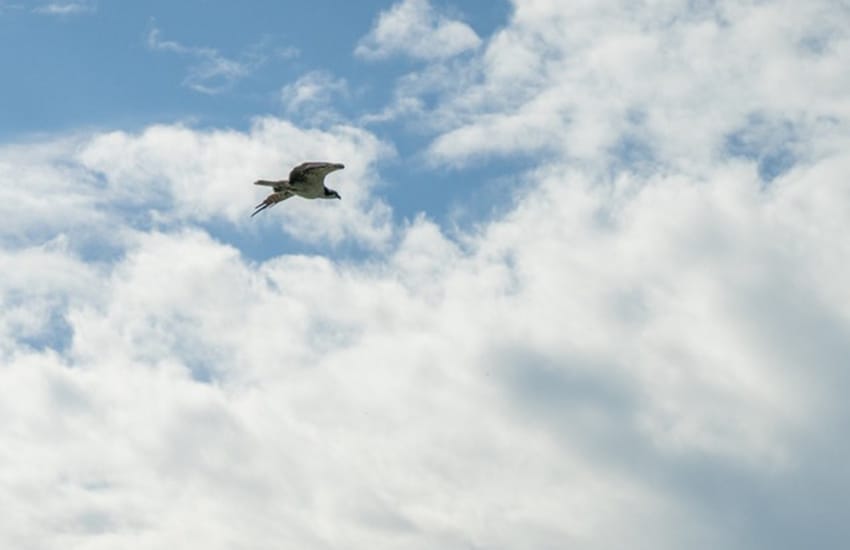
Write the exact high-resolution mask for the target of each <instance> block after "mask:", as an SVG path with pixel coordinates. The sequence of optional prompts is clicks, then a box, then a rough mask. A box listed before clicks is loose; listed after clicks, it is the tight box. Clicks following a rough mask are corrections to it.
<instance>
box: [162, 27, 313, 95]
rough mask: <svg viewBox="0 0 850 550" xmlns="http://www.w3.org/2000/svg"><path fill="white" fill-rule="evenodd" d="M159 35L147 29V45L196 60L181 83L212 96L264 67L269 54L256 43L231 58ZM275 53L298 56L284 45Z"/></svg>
mask: <svg viewBox="0 0 850 550" xmlns="http://www.w3.org/2000/svg"><path fill="white" fill-rule="evenodd" d="M161 34H162V33H161V31H160V30H159V29H158V28H155V27H154V28H152V29H151V30H150V31H149V32H148V37H147V45H148V48H150V49H151V50H154V51H160V52H171V53H175V54H178V55H182V56H186V57H188V58H190V59H194V60H195V63H194V64H193V65H191V66H190V67H189V73H188V75H187V76H186V79H185V80H184V81H183V84H184V85H185V86H188V87H189V88H191V89H192V90H195V91H196V92H201V93H204V94H210V95H214V94H219V93H222V92H226V91H228V90H230V89H231V88H232V87H233V86H234V85H235V84H236V83H237V82H238V81H239V80H242V79H244V78H246V77H248V76H250V75H251V74H253V73H254V72H255V71H256V70H257V69H259V68H260V67H261V66H263V65H264V64H265V63H266V62H267V60H268V58H269V54H268V53H265V52H264V51H263V48H261V47H259V46H257V45H255V46H253V47H251V48H248V49H247V50H245V52H243V53H242V54H241V55H240V56H239V58H238V59H231V58H228V57H225V56H224V55H222V54H221V53H220V52H219V51H218V50H216V49H215V48H207V47H193V46H186V45H184V44H181V43H180V42H176V41H174V40H164V39H163V38H162V37H161ZM274 55H275V57H278V58H281V59H291V58H292V57H295V56H297V55H298V50H297V49H293V48H285V49H282V50H279V51H278V52H276V53H275V54H274Z"/></svg>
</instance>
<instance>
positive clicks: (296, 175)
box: [289, 162, 344, 197]
mask: <svg viewBox="0 0 850 550" xmlns="http://www.w3.org/2000/svg"><path fill="white" fill-rule="evenodd" d="M342 168H344V166H343V165H342V164H338V163H334V162H303V163H301V164H299V165H298V166H296V167H295V168H293V169H292V171H291V172H290V173H289V185H290V186H291V187H293V188H295V189H298V190H299V191H300V192H303V193H304V194H305V195H312V196H314V197H317V196H320V195H322V194H323V193H324V188H325V183H324V182H325V176H327V175H328V174H330V173H331V172H333V171H335V170H341V169H342Z"/></svg>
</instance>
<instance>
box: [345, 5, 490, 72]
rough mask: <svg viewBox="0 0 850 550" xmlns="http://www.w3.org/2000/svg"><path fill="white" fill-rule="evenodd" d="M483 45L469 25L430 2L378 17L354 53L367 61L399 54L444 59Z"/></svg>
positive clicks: (384, 13) (396, 8)
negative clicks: (453, 17) (444, 12)
mask: <svg viewBox="0 0 850 550" xmlns="http://www.w3.org/2000/svg"><path fill="white" fill-rule="evenodd" d="M480 43H481V39H480V38H478V35H477V34H475V31H474V30H472V28H471V27H470V26H469V25H467V24H466V23H463V22H462V21H458V20H456V19H450V18H449V17H447V16H446V15H444V14H442V13H440V12H438V11H437V10H436V9H434V8H433V7H432V6H431V4H430V2H429V1H428V0H403V1H402V2H399V3H397V4H394V5H393V6H392V7H391V8H390V9H389V10H387V11H385V12H382V13H381V14H380V15H379V16H378V20H377V22H376V23H375V26H374V27H373V28H372V30H370V31H369V34H368V35H366V36H365V37H364V38H363V39H362V40H361V41H360V43H359V44H358V45H357V48H356V49H355V51H354V53H355V54H356V55H358V56H359V57H363V58H365V59H383V58H386V57H391V56H393V55H399V54H403V55H408V56H410V57H415V58H419V59H443V58H448V57H452V56H455V55H457V54H459V53H462V52H465V51H467V50H471V49H475V48H476V47H478V45H479V44H480Z"/></svg>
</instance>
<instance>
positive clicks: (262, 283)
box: [0, 0, 850, 550]
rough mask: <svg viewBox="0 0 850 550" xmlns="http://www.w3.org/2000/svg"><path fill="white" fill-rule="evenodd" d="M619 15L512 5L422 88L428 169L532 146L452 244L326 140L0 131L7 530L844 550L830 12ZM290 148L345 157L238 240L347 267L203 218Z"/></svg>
mask: <svg viewBox="0 0 850 550" xmlns="http://www.w3.org/2000/svg"><path fill="white" fill-rule="evenodd" d="M630 6H632V4H630V3H627V2H615V1H606V2H570V3H565V2H551V1H543V0H523V1H519V0H517V2H516V5H515V11H514V14H513V16H512V18H511V19H510V21H509V22H508V23H507V24H506V26H505V27H504V28H502V29H500V30H499V31H498V32H496V33H495V34H494V35H493V36H492V37H491V38H489V39H488V40H487V42H486V43H485V44H484V45H483V46H484V47H483V48H482V50H481V52H480V55H478V56H477V57H473V58H471V59H470V60H468V61H467V62H466V63H468V64H469V66H468V67H467V69H468V72H469V74H473V75H475V79H474V81H471V82H468V83H465V85H464V86H463V88H442V89H441V90H440V100H439V102H438V104H437V107H436V110H435V111H434V113H432V114H434V115H443V116H444V118H443V120H442V121H438V123H437V124H438V125H437V126H435V127H434V130H435V131H436V132H437V135H436V137H435V140H434V142H433V144H432V146H431V149H430V154H431V155H433V156H434V158H436V159H441V160H442V161H453V162H457V163H460V164H463V163H469V162H475V161H476V160H477V159H481V158H484V157H486V156H490V155H502V154H508V155H515V154H520V155H527V156H532V158H534V159H535V161H536V162H534V168H532V169H529V170H528V171H526V172H524V173H522V174H517V175H516V176H515V178H516V181H517V182H518V183H520V184H521V186H520V187H519V188H518V190H517V191H516V193H515V196H514V201H513V203H512V206H511V208H510V209H509V210H508V211H507V212H506V213H504V214H502V215H499V216H498V217H495V218H493V219H491V220H487V221H485V222H482V223H481V224H480V225H478V226H476V227H475V228H472V229H465V230H453V231H450V230H448V229H446V228H443V227H440V226H439V225H437V224H435V223H434V222H433V221H430V220H429V219H428V218H427V217H425V216H419V217H416V218H414V219H412V220H407V221H406V222H404V223H403V224H401V225H398V226H395V227H391V226H390V225H389V224H390V221H389V212H388V208H389V207H388V206H383V205H381V204H380V203H377V204H378V206H373V205H374V204H376V203H375V200H376V199H375V198H374V195H375V190H374V188H373V187H370V186H371V185H372V184H373V183H375V182H374V181H373V180H371V179H370V174H374V173H375V170H376V167H379V166H380V160H381V159H383V158H384V156H385V155H388V154H390V150H389V146H388V145H386V144H383V143H382V142H380V141H379V140H377V139H376V138H375V137H374V136H373V135H372V134H369V133H368V132H365V131H363V130H359V129H356V128H353V127H344V126H342V127H335V128H333V129H330V130H327V131H318V130H305V129H302V128H299V127H297V126H294V125H292V124H290V123H288V122H284V121H281V120H277V119H262V120H258V121H257V122H256V123H255V125H254V126H253V127H252V128H251V129H250V130H249V131H248V132H244V133H240V132H231V131H200V130H193V129H190V128H186V127H179V126H157V127H151V128H148V129H147V130H145V131H143V132H141V133H138V134H128V133H123V132H115V133H106V134H100V135H95V136H72V137H66V138H63V139H61V140H55V141H52V142H47V143H29V144H20V145H16V146H4V147H3V148H2V150H0V182H2V185H0V189H2V190H3V191H2V193H4V197H3V199H4V200H2V201H0V204H3V205H6V206H5V210H3V211H2V212H0V214H2V217H0V219H3V220H4V221H3V232H2V239H3V240H2V241H0V244H2V246H3V248H2V254H0V268H2V272H3V273H4V274H6V275H4V277H3V278H2V279H0V281H2V282H0V304H2V307H0V417H2V418H3V420H4V421H3V422H2V423H0V441H2V442H3V445H0V505H2V508H3V510H6V511H7V512H6V513H4V514H3V515H2V516H0V540H2V543H3V546H8V547H10V548H57V547H70V548H84V549H100V548H139V549H141V548H163V547H169V548H188V547H199V546H201V547H205V548H213V549H216V548H221V549H224V548H234V547H250V548H260V549H264V548H269V549H271V548H280V547H282V546H284V547H290V546H291V547H299V548H316V549H319V548H337V547H352V546H353V547H369V548H398V547H401V548H411V549H413V548H421V549H425V548H435V547H440V548H449V549H455V548H457V549H460V548H470V547H482V548H490V547H523V548H565V547H576V548H594V549H597V548H598V549H608V548H621V547H623V546H624V545H626V546H629V547H635V548H653V549H657V548H670V549H674V548H685V547H686V548H729V549H742V550H743V549H752V548H765V549H767V548H770V549H776V548H799V547H802V546H805V545H807V544H811V543H812V541H818V542H817V543H818V544H819V545H822V546H825V547H836V548H837V547H841V546H842V545H843V544H845V543H846V541H847V540H850V530H848V527H847V525H846V522H845V520H844V516H845V515H846V514H845V506H844V500H845V495H846V494H847V493H848V491H850V475H848V474H847V470H846V467H845V465H844V462H845V459H844V458H845V457H846V456H847V452H848V448H847V447H848V445H847V443H846V442H845V438H842V437H841V436H842V433H843V432H842V428H843V427H844V426H846V425H847V423H848V421H850V407H848V405H847V400H846V398H845V396H844V395H843V393H842V392H843V388H846V387H847V385H848V382H850V370H848V369H850V366H848V357H850V290H848V286H847V284H846V274H845V272H846V266H847V265H850V246H848V240H847V238H846V235H847V234H848V232H850V180H848V178H847V176H846V175H847V174H848V173H850V154H848V151H850V132H848V118H847V117H848V114H850V113H848V104H847V100H846V98H847V97H848V96H847V92H848V90H850V82H847V80H846V77H845V76H844V72H843V71H841V70H838V68H839V67H844V66H847V65H848V62H850V42H848V37H847V31H846V29H847V28H850V26H848V25H847V24H846V23H847V22H848V21H850V17H848V14H847V12H846V10H845V11H842V9H843V8H842V7H841V3H840V2H829V1H826V0H823V1H817V2H809V3H807V4H805V6H803V5H802V4H799V3H795V2H787V3H783V2H752V3H751V2H745V1H741V2H732V1H721V2H711V3H708V2H706V3H700V2H684V1H682V2H679V1H675V0H669V1H656V2H645V3H643V4H642V5H641V8H640V9H637V8H635V7H630ZM441 63H442V62H441V61H436V62H435V65H433V66H429V67H426V68H424V69H423V72H422V73H421V74H420V75H419V76H421V77H422V79H423V81H425V80H428V78H429V76H428V75H429V74H434V73H436V72H439V71H441V70H445V67H441V66H440V64H441ZM827 76H831V78H827ZM414 78H415V75H408V76H407V77H405V78H404V79H402V80H401V81H400V82H399V86H409V85H410V82H411V81H412V80H413V79H414ZM511 82H513V85H511V84H510V83H511ZM582 93H585V94H587V97H584V96H582ZM555 114H558V116H555ZM440 124H442V127H440V126H439V125H440ZM483 135H487V136H489V137H490V139H489V140H484V139H483V138H481V137H480V136H483ZM582 137H584V138H585V139H582ZM283 142H285V143H287V144H288V147H287V148H286V150H281V148H280V143H283ZM303 156H310V157H314V158H323V157H327V158H331V157H332V158H333V160H340V161H342V162H345V163H346V170H344V171H342V172H338V173H335V174H334V175H333V177H334V178H337V177H338V178H339V185H338V188H339V189H340V191H341V192H342V194H343V196H344V197H345V199H344V200H343V201H341V202H339V203H334V206H335V207H338V208H335V209H334V210H333V212H334V214H328V213H327V212H328V211H329V210H328V209H327V208H324V209H323V208H321V207H322V206H327V205H326V204H314V203H312V202H310V201H301V202H297V201H294V200H293V201H290V202H291V204H290V202H287V203H286V206H287V208H286V209H283V208H280V207H279V210H278V209H276V210H273V211H272V212H273V213H274V214H275V217H274V218H271V217H266V218H265V219H263V220H258V219H256V218H255V219H254V222H259V224H261V229H262V228H265V229H264V230H265V231H268V230H269V229H270V228H269V224H274V225H276V224H280V226H279V227H274V229H275V234H279V230H284V231H287V232H288V235H289V236H290V237H291V238H294V239H299V240H306V241H310V242H313V243H319V244H321V243H333V242H346V240H351V241H357V242H360V243H363V244H366V245H368V246H372V247H373V250H375V251H376V252H374V253H372V254H370V255H369V256H368V257H367V258H366V259H362V260H354V259H348V260H343V259H335V257H334V256H333V255H328V256H325V255H319V254H282V255H278V256H274V257H271V258H269V259H265V260H262V261H260V260H255V259H251V258H249V257H247V256H246V254H245V253H244V252H242V251H240V249H239V248H237V247H236V246H235V245H232V244H227V243H226V242H223V241H222V240H221V239H218V238H216V237H215V236H213V235H212V234H211V233H210V231H208V230H207V229H206V228H205V227H206V226H205V224H206V223H208V222H209V221H210V220H221V221H224V222H225V223H229V224H231V226H232V227H233V228H234V231H238V232H244V233H246V234H250V233H251V231H254V229H251V230H249V229H247V226H246V225H245V223H244V222H245V221H247V219H246V218H247V214H246V213H247V210H246V208H245V207H244V201H245V192H246V185H245V184H246V183H247V182H246V180H248V181H250V179H251V177H254V176H253V174H257V175H262V176H266V175H267V174H266V171H268V172H269V174H268V175H269V176H274V175H275V174H277V173H279V170H280V167H281V166H285V165H287V164H291V163H292V162H293V161H294V160H295V159H297V158H301V157H303ZM358 163H359V164H358ZM245 174H252V176H251V177H248V176H246V175H245ZM358 193H360V195H358ZM349 196H351V199H349ZM315 202H318V201H315ZM60 206H61V208H60ZM290 206H291V208H289V207H290ZM272 219H274V220H277V221H271V220H272ZM262 224H267V225H262ZM316 228H323V229H321V230H318V232H317V233H315V232H316V231H317V230H316ZM311 230H312V231H313V233H311ZM89 241H91V242H95V243H97V244H98V245H99V246H103V245H104V243H106V244H108V246H109V247H112V248H113V249H115V250H116V253H115V254H110V255H101V256H98V255H97V254H94V255H93V253H92V252H91V250H90V249H89V248H91V247H86V246H83V245H81V244H80V243H87V242H89ZM95 248H97V247H95Z"/></svg>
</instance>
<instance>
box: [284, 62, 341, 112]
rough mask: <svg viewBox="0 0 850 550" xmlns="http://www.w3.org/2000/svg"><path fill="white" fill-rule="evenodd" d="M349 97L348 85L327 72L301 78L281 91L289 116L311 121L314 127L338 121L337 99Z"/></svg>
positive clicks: (309, 74)
mask: <svg viewBox="0 0 850 550" xmlns="http://www.w3.org/2000/svg"><path fill="white" fill-rule="evenodd" d="M348 95H349V90H348V83H347V82H346V80H345V79H343V78H336V77H334V76H333V75H332V74H330V73H328V72H326V71H313V72H309V73H307V74H305V75H303V76H301V77H300V78H299V79H298V80H296V81H295V82H293V83H292V84H287V85H286V86H284V87H283V88H282V89H281V92H280V99H281V101H282V102H283V105H284V108H285V109H286V112H287V114H289V115H296V114H297V115H300V116H302V117H304V118H306V119H309V120H310V121H311V122H312V123H313V125H318V124H319V123H322V122H327V121H333V120H338V119H339V118H340V117H339V114H338V112H337V110H336V109H334V108H333V105H332V101H333V99H334V98H336V97H341V98H345V97H347V96H348Z"/></svg>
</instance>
